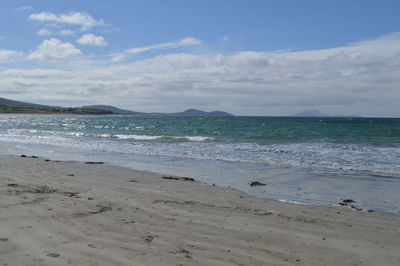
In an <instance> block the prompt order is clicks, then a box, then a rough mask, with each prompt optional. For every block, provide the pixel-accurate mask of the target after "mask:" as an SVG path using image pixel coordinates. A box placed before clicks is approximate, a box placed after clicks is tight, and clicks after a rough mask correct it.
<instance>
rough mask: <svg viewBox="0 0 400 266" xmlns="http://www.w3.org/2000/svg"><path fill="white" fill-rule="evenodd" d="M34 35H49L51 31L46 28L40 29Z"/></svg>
mask: <svg viewBox="0 0 400 266" xmlns="http://www.w3.org/2000/svg"><path fill="white" fill-rule="evenodd" d="M36 35H38V36H49V35H51V31H49V30H48V29H40V30H38V31H37V33H36Z"/></svg>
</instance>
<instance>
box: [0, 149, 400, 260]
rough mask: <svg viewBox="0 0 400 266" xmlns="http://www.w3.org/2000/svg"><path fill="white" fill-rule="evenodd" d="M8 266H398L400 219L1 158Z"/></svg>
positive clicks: (0, 229)
mask: <svg viewBox="0 0 400 266" xmlns="http://www.w3.org/2000/svg"><path fill="white" fill-rule="evenodd" d="M0 197H1V201H0V202H1V203H0V204H1V205H0V254H1V256H0V262H1V263H3V264H5V263H8V265H24V264H27V265H68V264H72V265H161V264H162V265H398V264H399V263H400V254H398V246H400V231H399V227H400V214H398V213H387V212H378V211H377V212H360V211H355V210H353V209H351V208H349V207H343V206H337V207H324V206H316V205H300V204H294V203H285V202H280V201H276V200H272V199H266V198H257V197H253V196H249V195H246V194H245V193H244V192H241V191H239V190H236V189H234V188H226V187H217V186H211V185H207V184H203V183H199V182H190V180H188V181H184V180H182V179H178V180H174V179H163V178H162V175H156V174H152V173H149V172H143V171H137V170H131V169H127V168H122V167H118V166H114V165H101V164H85V163H82V162H63V161H59V162H56V161H45V160H44V159H42V158H20V157H14V156H11V155H0Z"/></svg>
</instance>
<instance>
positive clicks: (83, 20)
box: [29, 12, 106, 31]
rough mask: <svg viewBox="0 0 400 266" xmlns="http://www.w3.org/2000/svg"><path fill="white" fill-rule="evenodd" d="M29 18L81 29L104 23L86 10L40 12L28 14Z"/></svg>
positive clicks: (84, 29) (103, 24) (88, 28)
mask: <svg viewBox="0 0 400 266" xmlns="http://www.w3.org/2000/svg"><path fill="white" fill-rule="evenodd" d="M29 20H32V21H37V22H41V23H56V24H67V25H74V26H80V27H81V30H82V31H86V30H90V29H91V28H93V27H97V26H105V25H106V24H105V23H104V21H103V20H102V19H100V20H97V19H94V18H93V17H92V16H91V15H89V14H88V13H86V12H70V13H68V14H54V13H50V12H41V13H35V14H31V15H30V16H29Z"/></svg>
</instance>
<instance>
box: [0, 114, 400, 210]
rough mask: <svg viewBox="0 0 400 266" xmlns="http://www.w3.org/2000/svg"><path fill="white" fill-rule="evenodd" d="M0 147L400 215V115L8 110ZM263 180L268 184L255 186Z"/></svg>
mask: <svg viewBox="0 0 400 266" xmlns="http://www.w3.org/2000/svg"><path fill="white" fill-rule="evenodd" d="M0 153H2V154H11V155H20V154H27V155H36V156H40V157H43V158H49V159H53V160H67V161H104V162H107V163H108V164H112V165H118V166H123V167H129V168H133V169H138V170H145V171H150V172H154V173H159V174H166V175H178V176H190V177H193V178H195V179H196V180H197V181H199V182H203V183H206V184H215V185H218V186H225V187H233V188H236V189H239V190H242V191H244V192H245V193H248V194H250V195H254V196H257V197H265V198H272V199H277V200H281V201H288V202H295V203H301V204H317V205H326V206H331V205H338V204H339V203H340V202H341V201H342V200H344V199H352V200H354V201H355V202H354V203H353V205H354V206H355V207H357V208H361V209H363V210H370V209H372V210H380V211H388V212H400V119H396V118H334V117H318V118H309V117H167V116H164V117H161V116H160V117H156V116H154V117H152V116H150V117H149V116H131V115H106V116H80V115H28V114H1V115H0ZM253 181H258V182H261V183H264V184H265V186H250V185H249V184H250V183H251V182H253Z"/></svg>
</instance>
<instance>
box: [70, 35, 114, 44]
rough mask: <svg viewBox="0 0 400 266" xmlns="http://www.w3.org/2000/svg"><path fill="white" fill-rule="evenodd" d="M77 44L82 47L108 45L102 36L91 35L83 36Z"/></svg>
mask: <svg viewBox="0 0 400 266" xmlns="http://www.w3.org/2000/svg"><path fill="white" fill-rule="evenodd" d="M76 42H77V43H79V44H82V45H89V46H105V45H107V42H106V41H105V40H104V38H103V37H102V36H96V35H94V34H91V33H90V34H85V35H83V36H82V37H80V38H79V39H78V40H77V41H76Z"/></svg>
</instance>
